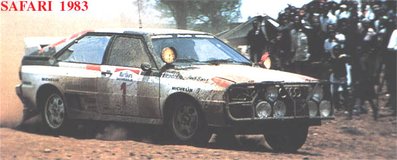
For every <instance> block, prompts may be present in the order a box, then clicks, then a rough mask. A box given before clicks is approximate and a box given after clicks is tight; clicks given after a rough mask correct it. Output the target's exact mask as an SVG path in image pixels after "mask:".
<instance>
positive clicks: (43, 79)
mask: <svg viewBox="0 0 397 160" xmlns="http://www.w3.org/2000/svg"><path fill="white" fill-rule="evenodd" d="M41 80H42V81H48V82H59V79H58V78H45V77H44V78H41Z"/></svg>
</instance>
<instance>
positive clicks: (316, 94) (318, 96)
mask: <svg viewBox="0 0 397 160" xmlns="http://www.w3.org/2000/svg"><path fill="white" fill-rule="evenodd" d="M323 96H324V91H323V88H322V87H320V86H316V87H315V88H314V90H313V96H312V99H313V100H314V101H316V102H320V101H321V100H322V99H323Z"/></svg>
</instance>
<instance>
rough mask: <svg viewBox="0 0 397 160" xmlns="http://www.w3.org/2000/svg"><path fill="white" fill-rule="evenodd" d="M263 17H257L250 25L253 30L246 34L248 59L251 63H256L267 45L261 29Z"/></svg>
mask: <svg viewBox="0 0 397 160" xmlns="http://www.w3.org/2000/svg"><path fill="white" fill-rule="evenodd" d="M262 23H263V17H261V16H258V17H256V19H255V20H254V22H253V23H252V25H253V29H252V30H250V31H249V32H248V35H247V40H248V44H249V46H250V59H251V61H252V62H254V63H257V62H259V61H260V58H261V56H262V54H263V53H265V52H266V50H267V46H268V45H269V41H268V37H267V35H266V31H264V28H263V25H262Z"/></svg>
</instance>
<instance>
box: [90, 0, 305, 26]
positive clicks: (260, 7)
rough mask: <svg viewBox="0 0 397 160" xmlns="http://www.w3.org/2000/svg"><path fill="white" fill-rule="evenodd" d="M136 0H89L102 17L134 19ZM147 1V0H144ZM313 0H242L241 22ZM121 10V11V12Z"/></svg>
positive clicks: (150, 16)
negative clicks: (114, 0)
mask: <svg viewBox="0 0 397 160" xmlns="http://www.w3.org/2000/svg"><path fill="white" fill-rule="evenodd" d="M135 1H136V0H117V4H112V7H111V8H109V1H106V0H105V1H102V0H95V1H92V0H91V1H89V2H90V3H91V4H90V9H92V10H93V11H91V13H92V14H95V15H96V16H99V17H102V18H112V17H114V16H120V15H121V16H127V17H131V19H133V20H137V19H138V14H137V13H138V11H137V10H138V8H137V6H136V3H135ZM143 1H145V0H143ZM310 1H311V0H241V8H240V11H241V18H240V20H239V21H240V22H244V21H246V20H247V19H248V17H253V16H256V15H259V14H264V13H265V14H267V15H270V16H271V17H273V18H277V15H278V13H279V12H280V11H281V10H283V9H284V8H285V7H287V5H288V4H291V5H293V6H296V7H301V6H302V5H304V4H306V3H308V2H310ZM145 3H153V0H147V1H145ZM120 12H121V13H120ZM144 12H145V13H143V14H141V17H142V21H143V22H144V23H145V22H146V23H151V22H152V21H153V22H158V21H159V20H160V21H161V18H160V13H159V12H158V11H156V10H154V9H151V8H145V9H144Z"/></svg>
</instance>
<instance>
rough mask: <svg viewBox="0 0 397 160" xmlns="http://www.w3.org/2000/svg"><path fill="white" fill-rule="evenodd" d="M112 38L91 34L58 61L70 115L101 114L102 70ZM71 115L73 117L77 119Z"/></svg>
mask: <svg viewBox="0 0 397 160" xmlns="http://www.w3.org/2000/svg"><path fill="white" fill-rule="evenodd" d="M110 39H111V36H109V35H96V34H94V33H92V34H87V35H85V36H83V37H82V38H80V39H78V40H76V41H74V42H73V43H72V44H70V45H69V46H67V47H66V48H65V49H63V50H62V53H61V54H60V56H59V57H58V59H57V60H58V66H59V70H58V71H57V72H54V73H53V74H54V75H58V74H59V75H63V77H62V78H61V81H62V84H63V85H64V86H63V87H64V89H65V96H66V100H67V103H68V106H69V108H68V109H70V111H81V112H86V113H90V112H91V113H93V112H98V108H97V104H96V98H97V93H98V86H97V80H98V78H99V77H101V72H100V70H99V68H100V65H101V64H102V61H103V56H104V55H105V51H106V48H107V45H108V43H109V42H110ZM76 115H77V114H71V115H70V116H76Z"/></svg>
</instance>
